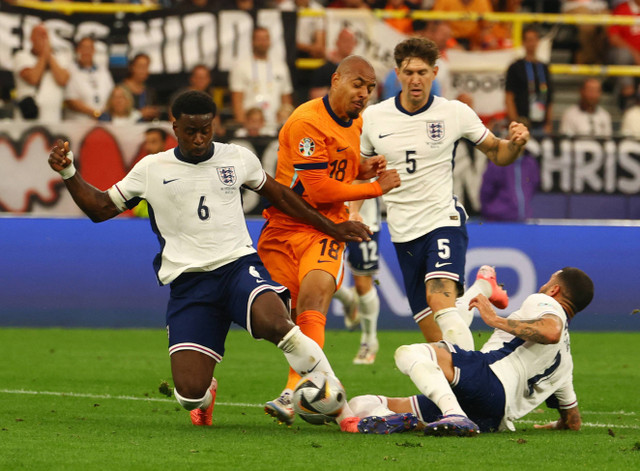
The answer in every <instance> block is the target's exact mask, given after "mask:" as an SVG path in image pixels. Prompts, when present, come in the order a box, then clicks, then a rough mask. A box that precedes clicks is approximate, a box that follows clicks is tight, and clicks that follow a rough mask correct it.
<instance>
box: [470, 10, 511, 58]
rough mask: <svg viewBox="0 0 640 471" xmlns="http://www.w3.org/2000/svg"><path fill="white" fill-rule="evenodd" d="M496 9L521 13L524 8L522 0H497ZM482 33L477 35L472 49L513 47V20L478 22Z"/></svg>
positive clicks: (491, 49) (471, 46) (488, 49)
mask: <svg viewBox="0 0 640 471" xmlns="http://www.w3.org/2000/svg"><path fill="white" fill-rule="evenodd" d="M493 7H494V11H496V12H504V13H519V12H520V11H521V10H522V0H495V1H494V2H493ZM478 23H479V26H480V34H479V35H477V36H475V37H474V38H473V39H472V41H471V44H470V49H471V50H481V51H493V50H496V49H506V48H510V47H513V39H512V38H513V34H512V32H511V31H512V29H513V23H512V22H511V21H499V22H489V21H484V20H481V21H479V22H478Z"/></svg>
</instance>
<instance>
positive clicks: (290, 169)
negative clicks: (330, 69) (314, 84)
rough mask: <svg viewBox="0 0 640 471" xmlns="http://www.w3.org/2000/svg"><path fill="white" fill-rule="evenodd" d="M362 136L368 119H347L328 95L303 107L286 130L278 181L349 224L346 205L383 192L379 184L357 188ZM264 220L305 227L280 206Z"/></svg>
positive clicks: (280, 156)
mask: <svg viewBox="0 0 640 471" xmlns="http://www.w3.org/2000/svg"><path fill="white" fill-rule="evenodd" d="M361 133H362V118H361V117H358V118H356V119H352V120H349V121H343V120H342V119H340V118H339V117H338V116H336V114H335V113H334V112H333V110H332V109H331V106H330V105H329V99H328V96H325V97H324V98H317V99H314V100H310V101H308V102H306V103H304V104H302V105H300V106H299V107H298V108H297V109H296V110H295V111H294V112H293V114H292V115H291V116H290V117H289V119H288V120H287V122H286V123H285V124H284V126H283V127H282V130H281V131H280V135H279V144H280V146H279V150H278V165H277V168H276V175H275V179H276V180H277V181H278V182H280V183H282V184H283V185H286V186H288V187H290V188H292V189H293V190H294V191H295V192H296V193H298V194H299V195H300V196H302V197H303V198H304V199H305V200H306V201H307V202H308V203H309V204H311V205H312V206H313V207H315V208H316V209H318V211H320V212H321V213H322V214H324V215H325V216H326V217H328V218H329V219H331V220H333V221H334V222H337V223H339V222H342V221H346V220H347V219H348V218H349V215H348V211H347V209H346V206H345V205H344V203H345V201H353V200H359V199H365V198H373V197H376V196H380V195H381V194H382V190H381V188H380V185H379V184H378V183H375V182H374V183H363V184H357V185H352V183H353V181H354V180H355V179H356V177H357V175H358V173H359V168H360V134H361ZM328 179H330V180H328ZM332 180H333V181H332ZM264 217H265V218H267V219H268V220H269V223H270V224H271V223H276V224H284V225H300V224H302V223H300V222H299V221H297V220H296V219H295V218H292V217H290V216H287V215H286V214H284V213H282V212H281V211H279V210H278V209H276V208H274V207H270V208H268V209H266V210H265V211H264Z"/></svg>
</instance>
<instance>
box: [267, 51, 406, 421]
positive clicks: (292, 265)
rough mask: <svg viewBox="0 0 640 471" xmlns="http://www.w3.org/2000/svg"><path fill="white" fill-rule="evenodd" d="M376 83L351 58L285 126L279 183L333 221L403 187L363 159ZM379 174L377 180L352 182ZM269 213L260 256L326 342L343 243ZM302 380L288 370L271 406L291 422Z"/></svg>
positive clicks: (308, 326) (305, 326)
mask: <svg viewBox="0 0 640 471" xmlns="http://www.w3.org/2000/svg"><path fill="white" fill-rule="evenodd" d="M375 86H376V78H375V73H374V71H373V67H371V64H369V62H368V61H367V60H365V59H364V58H362V57H360V56H349V57H347V58H345V59H344V60H343V61H342V62H341V63H340V64H339V65H338V68H337V69H336V72H335V73H334V74H333V75H332V77H331V88H330V90H329V93H328V95H326V96H324V97H323V98H316V99H314V100H311V101H308V102H307V103H304V104H303V105H301V106H300V107H298V108H297V109H296V110H295V111H294V112H293V114H292V115H291V116H290V117H289V119H288V120H287V122H286V123H285V125H284V126H283V128H282V130H281V131H280V136H279V144H280V148H279V151H278V166H277V169H276V176H275V178H276V180H277V181H278V182H280V183H282V184H284V185H287V186H289V187H290V188H292V189H293V190H294V191H295V192H296V193H298V194H299V195H301V196H302V197H303V198H304V199H305V200H306V201H307V202H308V203H309V204H310V205H312V206H313V207H315V208H316V209H318V211H320V212H321V213H322V214H324V215H325V216H326V217H328V218H329V219H331V220H333V221H335V222H341V221H346V220H348V219H349V215H348V211H347V207H346V206H345V204H344V203H345V202H346V201H353V200H361V199H367V198H374V197H376V196H380V195H382V194H384V193H386V192H387V191H389V190H391V189H392V188H395V187H397V186H399V185H400V178H399V177H398V173H397V171H395V170H393V171H390V170H387V169H386V160H385V158H384V157H383V156H374V157H372V158H369V159H367V160H364V159H363V160H362V161H361V159H360V134H361V132H362V118H361V117H360V112H361V111H362V110H363V109H364V108H365V106H366V104H367V101H368V100H369V97H370V96H371V92H373V89H374V88H375ZM376 176H377V177H378V178H377V180H376V181H374V182H369V183H360V184H352V183H353V181H354V180H356V179H358V180H367V179H371V178H374V177H376ZM264 217H265V218H266V219H267V223H266V224H265V227H264V228H263V230H262V234H261V235H260V239H259V241H258V253H259V254H260V257H262V260H263V262H264V264H265V266H266V268H267V270H268V271H269V273H270V274H271V276H272V277H273V279H274V280H276V281H277V282H279V283H281V284H283V285H285V286H286V287H287V288H289V290H290V292H291V303H292V308H293V310H294V313H293V317H294V318H295V319H296V324H298V325H299V326H300V329H301V330H302V332H304V333H305V334H306V335H308V336H309V337H311V338H312V339H314V340H315V341H316V342H317V343H318V345H320V347H322V346H323V345H324V326H325V324H326V315H327V312H328V310H329V304H330V303H331V298H332V296H333V294H334V293H335V291H336V289H337V287H338V286H340V283H341V282H342V276H343V273H344V260H343V252H344V243H342V242H339V241H337V240H335V239H333V238H331V237H328V236H327V235H326V234H323V233H321V232H319V231H317V230H316V229H314V228H313V227H312V226H310V225H308V224H305V223H303V222H301V221H299V220H297V219H295V218H292V217H290V216H287V215H286V214H284V213H283V212H282V211H280V210H278V209H276V208H275V207H273V206H272V207H270V208H268V209H266V210H265V211H264ZM299 379H300V376H298V374H297V373H295V371H293V370H290V372H289V379H288V381H287V386H286V388H285V390H284V391H283V393H282V395H281V396H280V397H279V398H277V399H275V400H273V401H269V402H267V404H266V405H265V411H266V412H267V413H268V414H270V415H272V416H273V417H275V418H277V419H278V420H279V421H281V422H284V423H286V424H287V425H291V424H292V423H293V420H294V412H293V408H292V406H291V393H292V390H293V388H294V386H295V384H296V383H297V382H298V380H299Z"/></svg>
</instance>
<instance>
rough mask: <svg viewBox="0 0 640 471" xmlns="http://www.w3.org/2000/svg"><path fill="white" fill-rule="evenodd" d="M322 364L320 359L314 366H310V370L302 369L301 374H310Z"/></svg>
mask: <svg viewBox="0 0 640 471" xmlns="http://www.w3.org/2000/svg"><path fill="white" fill-rule="evenodd" d="M319 364H320V360H318V363H316V364H315V365H313V367H311V368H309V371H301V372H300V376H304V375H308V374H309V373H312V372H313V370H315V369H316V367H317V366H318V365H319Z"/></svg>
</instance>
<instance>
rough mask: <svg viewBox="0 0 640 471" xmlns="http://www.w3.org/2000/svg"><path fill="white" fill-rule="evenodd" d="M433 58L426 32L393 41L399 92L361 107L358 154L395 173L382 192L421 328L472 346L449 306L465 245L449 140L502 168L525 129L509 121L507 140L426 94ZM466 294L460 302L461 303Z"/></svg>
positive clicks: (465, 110)
mask: <svg viewBox="0 0 640 471" xmlns="http://www.w3.org/2000/svg"><path fill="white" fill-rule="evenodd" d="M438 56H439V51H438V48H437V46H436V44H435V43H434V42H433V41H431V40H429V39H426V38H410V39H407V40H405V41H403V42H401V43H399V44H398V45H396V47H395V50H394V59H395V62H396V65H397V68H396V71H397V74H398V79H399V81H400V83H401V85H402V90H401V92H400V93H399V94H398V95H397V96H396V97H393V98H389V99H388V100H385V101H383V102H381V103H378V104H375V105H372V106H370V107H368V108H367V109H366V110H365V111H364V114H363V119H364V125H363V129H362V137H361V146H360V152H361V153H362V156H363V157H365V158H366V157H368V156H373V155H376V154H380V155H384V156H385V157H386V159H387V166H388V167H389V168H392V169H396V170H397V171H398V173H399V174H400V179H401V182H402V183H401V185H400V186H399V187H398V188H395V189H392V190H391V191H389V192H388V193H387V194H385V195H383V200H384V202H385V204H386V206H387V223H388V225H389V232H390V233H391V241H392V242H393V243H394V246H395V249H396V253H397V256H398V261H399V264H400V267H401V270H402V275H403V279H404V285H405V289H406V292H407V297H408V299H409V304H410V306H411V310H412V311H413V315H414V319H415V321H416V322H417V323H418V325H419V326H420V330H421V331H422V333H423V335H424V337H425V338H426V340H427V341H429V342H434V341H438V340H441V339H443V338H444V339H445V340H449V341H451V342H453V343H456V344H458V345H461V346H464V347H465V348H469V349H472V348H473V338H472V337H471V335H470V334H468V329H465V326H464V321H463V320H462V318H461V314H459V313H458V310H457V308H456V298H457V297H458V296H459V295H461V294H462V291H463V287H464V265H465V256H466V250H467V243H468V237H467V231H466V228H465V222H466V219H467V214H466V212H465V210H464V208H463V206H462V205H461V204H460V203H459V202H458V200H457V198H456V197H455V195H453V160H454V157H455V149H456V145H457V142H458V140H460V139H463V138H465V139H468V140H469V141H471V142H472V143H473V144H475V145H476V146H477V148H478V149H480V150H481V151H482V152H484V153H485V154H486V155H487V157H488V158H489V159H490V160H491V161H492V162H494V163H495V164H496V165H500V166H504V165H509V164H511V163H512V162H514V161H515V160H516V159H517V158H518V156H519V155H520V153H521V152H522V150H523V149H524V146H525V144H526V143H527V141H528V139H529V131H528V129H527V128H526V127H525V126H524V125H523V124H520V123H516V122H512V123H511V124H510V125H509V138H508V139H498V138H497V137H496V136H494V135H493V134H492V133H491V131H489V130H488V129H487V128H486V127H485V126H484V125H483V124H482V121H480V119H479V118H478V116H477V114H476V113H475V112H474V111H473V110H472V109H471V108H469V107H468V106H467V105H465V104H463V103H461V102H459V101H457V100H446V99H444V98H441V97H438V96H434V95H432V94H431V85H432V83H433V80H434V79H435V77H436V75H437V73H438V67H437V66H436V65H435V62H436V60H437V59H438ZM479 278H483V279H485V280H486V281H489V284H487V285H486V286H488V287H489V288H488V291H486V292H484V294H485V295H487V296H488V297H489V298H490V300H491V301H492V302H494V303H495V304H496V306H497V307H500V308H504V307H506V305H507V303H508V298H507V296H506V292H504V290H502V288H500V287H499V286H498V285H497V283H496V281H495V273H493V272H492V271H489V272H485V273H479ZM425 284H426V290H425ZM475 294H477V293H469V296H471V297H472V296H475ZM469 299H471V298H470V297H469ZM469 299H467V300H466V303H463V304H466V305H468V301H469ZM462 311H466V307H465V308H462ZM464 314H465V313H462V315H464ZM443 336H444V337H443Z"/></svg>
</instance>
